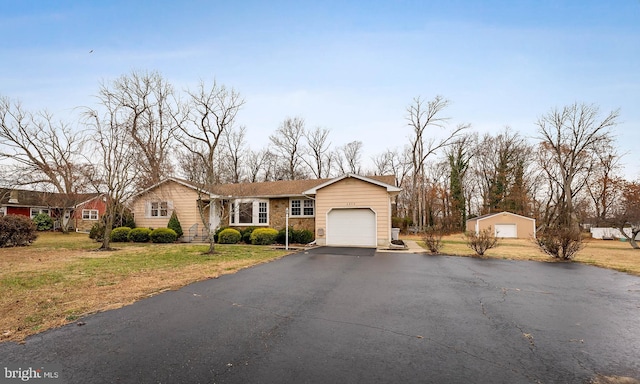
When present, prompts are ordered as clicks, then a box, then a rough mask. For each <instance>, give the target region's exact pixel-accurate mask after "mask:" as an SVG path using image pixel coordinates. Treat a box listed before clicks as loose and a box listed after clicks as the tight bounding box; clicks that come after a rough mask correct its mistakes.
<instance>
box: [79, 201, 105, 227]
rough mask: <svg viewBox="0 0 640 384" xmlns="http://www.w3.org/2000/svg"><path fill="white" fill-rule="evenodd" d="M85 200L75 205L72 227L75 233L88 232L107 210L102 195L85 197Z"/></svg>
mask: <svg viewBox="0 0 640 384" xmlns="http://www.w3.org/2000/svg"><path fill="white" fill-rule="evenodd" d="M85 197H87V199H86V200H83V201H82V202H80V203H78V204H76V206H75V207H74V210H73V226H74V228H75V229H76V232H89V231H91V227H93V226H94V224H96V223H97V222H98V220H100V218H101V217H102V215H103V214H104V213H105V211H106V210H107V204H106V202H105V199H104V194H97V193H96V194H91V195H87V196H85Z"/></svg>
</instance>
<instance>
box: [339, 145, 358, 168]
mask: <svg viewBox="0 0 640 384" xmlns="http://www.w3.org/2000/svg"><path fill="white" fill-rule="evenodd" d="M338 151H339V153H340V157H339V161H338V167H339V169H340V172H341V173H343V174H345V173H355V174H356V175H359V174H361V173H362V166H361V165H360V161H361V159H362V141H358V140H355V141H352V142H350V143H347V144H345V145H343V146H342V147H340V148H338Z"/></svg>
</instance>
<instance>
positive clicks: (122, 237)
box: [109, 227, 131, 243]
mask: <svg viewBox="0 0 640 384" xmlns="http://www.w3.org/2000/svg"><path fill="white" fill-rule="evenodd" d="M129 232H131V228H129V227H118V228H113V229H112V230H111V234H110V235H109V239H111V241H113V242H114V243H124V242H127V241H129Z"/></svg>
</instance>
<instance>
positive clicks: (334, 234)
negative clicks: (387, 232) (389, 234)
mask: <svg viewBox="0 0 640 384" xmlns="http://www.w3.org/2000/svg"><path fill="white" fill-rule="evenodd" d="M326 245H331V246H352V247H353V246H355V247H375V246H377V239H376V214H375V213H374V212H373V211H372V210H371V209H369V208H342V209H341V208H337V209H332V210H331V211H329V213H328V214H327V241H326Z"/></svg>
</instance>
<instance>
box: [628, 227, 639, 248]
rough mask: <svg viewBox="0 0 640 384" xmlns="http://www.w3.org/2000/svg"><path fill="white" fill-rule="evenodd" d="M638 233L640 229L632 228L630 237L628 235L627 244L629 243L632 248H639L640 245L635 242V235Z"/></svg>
mask: <svg viewBox="0 0 640 384" xmlns="http://www.w3.org/2000/svg"><path fill="white" fill-rule="evenodd" d="M638 233H640V229H638V230H632V231H631V237H629V244H631V248H633V249H640V245H638V243H637V242H636V236H637V235H638Z"/></svg>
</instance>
